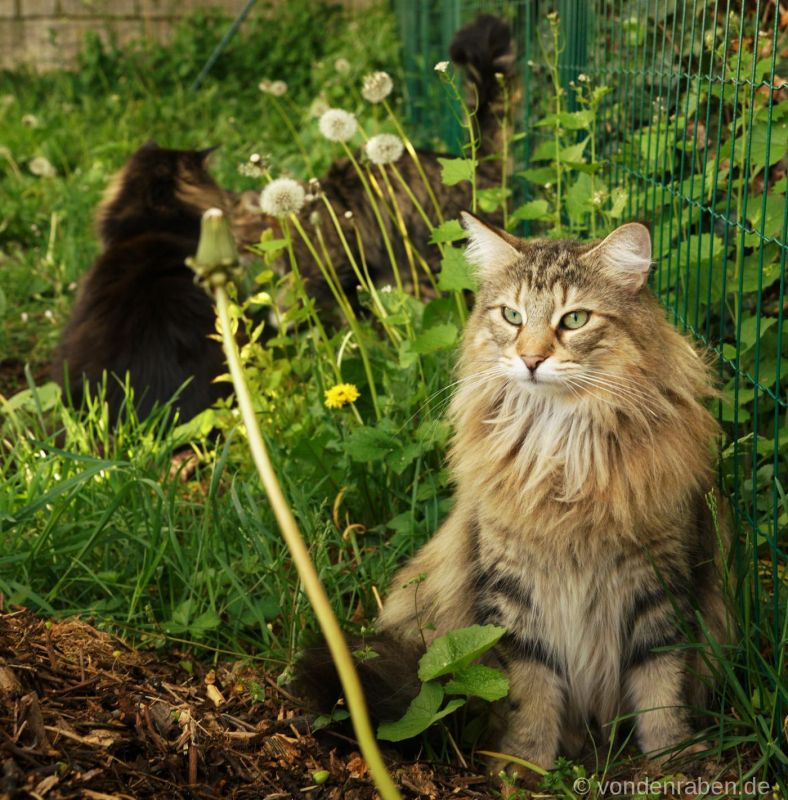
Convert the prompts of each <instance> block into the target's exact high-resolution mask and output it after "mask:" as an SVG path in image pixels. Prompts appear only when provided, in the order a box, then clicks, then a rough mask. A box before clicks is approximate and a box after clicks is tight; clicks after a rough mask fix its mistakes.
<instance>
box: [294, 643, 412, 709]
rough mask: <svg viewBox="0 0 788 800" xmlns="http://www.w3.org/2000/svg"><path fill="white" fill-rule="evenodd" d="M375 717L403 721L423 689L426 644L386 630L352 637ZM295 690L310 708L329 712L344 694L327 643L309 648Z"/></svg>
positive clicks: (357, 668)
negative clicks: (420, 670) (421, 669)
mask: <svg viewBox="0 0 788 800" xmlns="http://www.w3.org/2000/svg"><path fill="white" fill-rule="evenodd" d="M348 645H349V647H350V651H351V653H352V654H353V656H354V658H355V661H356V670H357V671H358V674H359V678H360V679H361V685H362V687H363V689H364V696H365V697H366V700H367V706H368V708H369V712H370V716H371V717H372V719H373V720H375V721H376V722H391V721H394V720H397V719H399V718H400V717H401V716H402V715H403V714H404V713H405V711H406V710H407V708H408V705H409V704H410V701H411V700H413V698H414V697H415V696H416V695H417V694H418V693H419V689H420V688H421V684H420V682H419V679H418V666H419V659H420V658H421V656H422V655H423V652H424V651H423V648H421V647H419V646H417V645H415V644H412V643H405V642H402V641H400V640H398V639H395V638H394V637H393V636H392V635H391V634H388V633H385V632H383V633H381V634H377V635H375V636H372V637H365V638H364V639H361V638H351V637H348ZM291 690H292V691H293V692H294V693H295V694H297V695H298V696H299V697H300V698H301V699H302V700H303V701H304V703H305V704H306V705H307V707H308V708H310V709H312V710H314V711H319V712H321V713H329V712H330V711H331V710H332V709H333V708H334V707H335V706H336V704H337V702H338V701H339V700H340V699H341V698H342V696H343V691H342V685H341V683H340V681H339V676H338V675H337V671H336V667H335V666H334V662H333V660H332V658H331V653H330V652H329V650H328V647H327V646H326V645H325V644H321V645H318V646H314V647H309V648H307V650H306V651H305V652H304V654H303V655H302V656H301V658H300V659H299V661H298V663H297V664H296V669H295V677H294V679H293V682H292V683H291Z"/></svg>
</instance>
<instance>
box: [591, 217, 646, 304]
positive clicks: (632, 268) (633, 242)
mask: <svg viewBox="0 0 788 800" xmlns="http://www.w3.org/2000/svg"><path fill="white" fill-rule="evenodd" d="M580 260H581V261H594V262H596V263H598V264H601V266H602V268H603V269H604V270H605V272H607V273H608V274H609V275H611V276H613V277H614V278H615V279H616V280H618V281H619V282H620V283H622V284H623V285H624V286H626V288H628V289H629V290H630V291H632V292H633V293H634V292H637V291H638V290H639V289H641V288H642V287H643V286H644V285H645V283H646V281H647V280H648V273H649V270H650V269H651V236H650V235H649V232H648V228H647V227H646V226H645V225H641V224H640V223H639V222H628V223H627V224H626V225H622V226H621V227H620V228H616V229H615V230H614V231H613V233H611V234H610V235H609V236H608V237H607V238H606V239H604V240H603V241H602V242H600V243H599V244H598V245H597V246H596V247H594V248H592V249H591V250H589V251H588V252H587V253H583V255H582V256H580Z"/></svg>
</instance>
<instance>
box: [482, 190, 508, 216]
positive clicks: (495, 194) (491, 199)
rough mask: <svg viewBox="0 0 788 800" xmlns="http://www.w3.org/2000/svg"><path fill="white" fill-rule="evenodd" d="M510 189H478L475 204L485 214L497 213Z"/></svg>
mask: <svg viewBox="0 0 788 800" xmlns="http://www.w3.org/2000/svg"><path fill="white" fill-rule="evenodd" d="M511 193H512V192H511V190H510V189H505V190H504V188H503V187H502V186H491V187H490V188H489V189H478V190H477V192H476V202H477V203H478V204H479V209H480V210H481V211H483V212H484V213H485V214H492V213H493V211H497V210H498V209H499V208H500V207H501V206H502V205H503V204H504V201H505V200H506V198H507V197H509V195H510V194H511Z"/></svg>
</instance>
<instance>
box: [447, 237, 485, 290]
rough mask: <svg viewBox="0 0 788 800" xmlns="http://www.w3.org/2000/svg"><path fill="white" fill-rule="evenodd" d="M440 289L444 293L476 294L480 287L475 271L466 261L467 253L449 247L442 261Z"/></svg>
mask: <svg viewBox="0 0 788 800" xmlns="http://www.w3.org/2000/svg"><path fill="white" fill-rule="evenodd" d="M438 288H439V289H442V290H443V291H444V292H462V291H464V290H466V289H469V290H470V291H472V292H475V291H476V290H477V289H478V288H479V286H478V283H477V282H476V276H475V275H474V274H473V269H472V268H471V266H470V264H468V262H467V261H466V260H465V253H464V252H463V251H462V250H459V249H458V248H456V247H447V248H446V251H445V253H444V255H443V259H442V260H441V272H440V275H439V276H438Z"/></svg>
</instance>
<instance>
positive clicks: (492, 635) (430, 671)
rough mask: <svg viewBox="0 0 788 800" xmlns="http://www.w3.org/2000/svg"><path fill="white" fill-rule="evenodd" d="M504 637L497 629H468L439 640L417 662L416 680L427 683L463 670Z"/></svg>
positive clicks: (482, 626)
mask: <svg viewBox="0 0 788 800" xmlns="http://www.w3.org/2000/svg"><path fill="white" fill-rule="evenodd" d="M505 633H506V628H501V627H500V626H498V625H471V626H470V627H468V628H459V629H458V630H456V631H449V632H448V633H447V634H446V635H445V636H439V637H438V638H437V639H435V641H434V642H433V643H432V644H431V645H430V646H429V647H428V648H427V652H426V653H425V654H424V655H423V656H422V657H421V660H420V661H419V678H420V679H421V680H423V681H431V680H434V679H435V678H439V677H440V676H441V675H448V674H449V673H450V672H456V671H457V670H458V669H460V668H461V667H466V666H468V664H470V663H471V661H473V660H474V659H476V658H478V657H479V656H480V655H482V653H486V652H487V651H488V650H489V649H490V648H491V647H493V646H494V645H495V644H496V643H497V642H498V640H499V639H500V638H501V637H502V636H503V635H504V634H505Z"/></svg>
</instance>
